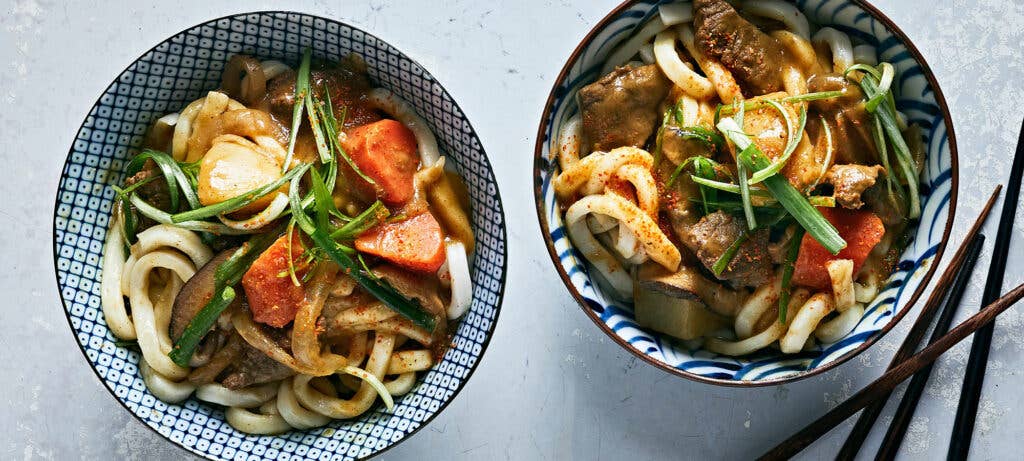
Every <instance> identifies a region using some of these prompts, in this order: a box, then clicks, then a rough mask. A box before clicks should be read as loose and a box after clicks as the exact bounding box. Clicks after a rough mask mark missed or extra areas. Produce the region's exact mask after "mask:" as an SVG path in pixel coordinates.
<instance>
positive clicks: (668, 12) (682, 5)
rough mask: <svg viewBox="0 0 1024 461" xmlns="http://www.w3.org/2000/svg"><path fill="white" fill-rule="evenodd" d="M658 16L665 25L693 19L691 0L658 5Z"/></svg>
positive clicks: (670, 25)
mask: <svg viewBox="0 0 1024 461" xmlns="http://www.w3.org/2000/svg"><path fill="white" fill-rule="evenodd" d="M658 16H660V17H661V23H662V24H665V26H666V27H672V26H674V25H677V24H683V23H686V22H692V21H693V2H677V3H666V4H664V5H661V6H659V7H658Z"/></svg>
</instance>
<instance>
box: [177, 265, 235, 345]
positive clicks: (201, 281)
mask: <svg viewBox="0 0 1024 461" xmlns="http://www.w3.org/2000/svg"><path fill="white" fill-rule="evenodd" d="M235 250H237V248H231V249H227V250H224V251H222V252H220V253H218V254H217V256H214V257H213V259H211V260H210V262H208V263H206V265H205V266H203V267H202V268H200V269H199V270H198V271H197V272H196V273H195V275H193V276H192V278H190V279H188V281H187V282H185V285H184V286H182V287H181V291H179V292H178V296H177V297H175V298H174V307H172V308H171V328H170V329H171V331H170V334H171V339H173V340H174V341H177V340H178V338H180V337H181V335H182V333H184V332H185V327H187V326H188V324H189V322H191V321H192V319H193V318H194V317H195V316H196V314H198V313H199V311H200V310H202V309H203V307H205V306H206V303H208V302H210V299H212V298H213V291H214V276H215V275H216V274H217V266H220V265H221V263H223V262H224V261H227V259H228V258H229V257H231V254H232V253H234V252H235ZM234 304H235V305H240V304H241V298H240V297H239V298H235V301H234Z"/></svg>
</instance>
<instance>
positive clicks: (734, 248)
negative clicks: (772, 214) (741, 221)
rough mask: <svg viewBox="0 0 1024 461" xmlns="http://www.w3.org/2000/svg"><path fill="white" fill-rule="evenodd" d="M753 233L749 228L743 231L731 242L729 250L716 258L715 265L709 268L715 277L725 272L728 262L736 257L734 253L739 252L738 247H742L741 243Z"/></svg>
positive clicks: (752, 229)
mask: <svg viewBox="0 0 1024 461" xmlns="http://www.w3.org/2000/svg"><path fill="white" fill-rule="evenodd" d="M753 231H754V228H750V229H747V230H746V231H744V232H743V233H742V234H740V236H739V237H737V238H736V240H735V241H733V242H732V244H731V245H729V248H726V249H725V252H723V253H722V255H721V256H719V257H718V260H716V261H715V263H714V264H713V265H712V266H711V272H713V273H714V274H715V276H716V277H721V276H722V273H723V272H725V269H726V268H728V267H729V262H731V261H732V260H733V258H735V257H736V253H738V252H739V250H740V246H741V245H743V242H746V241H747V239H748V238H750V234H751V233H752V232H753Z"/></svg>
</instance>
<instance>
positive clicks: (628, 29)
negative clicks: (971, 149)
mask: <svg viewBox="0 0 1024 461" xmlns="http://www.w3.org/2000/svg"><path fill="white" fill-rule="evenodd" d="M660 3H666V2H664V1H652V0H646V1H626V2H625V3H623V4H622V5H619V7H617V8H615V10H613V11H612V12H611V13H610V14H609V15H608V16H606V17H605V18H604V19H603V20H601V22H600V23H598V24H597V26H595V27H594V29H593V30H591V31H590V33H589V34H587V36H586V37H585V38H584V39H583V41H582V42H581V43H580V45H579V46H578V47H577V48H576V50H575V51H574V52H573V54H572V56H570V57H569V60H568V62H567V63H566V64H565V67H563V68H562V72H561V73H560V74H559V76H558V79H557V80H556V82H555V86H554V88H553V89H552V91H551V95H550V96H549V97H548V101H547V105H546V106H545V108H544V115H543V118H542V119H541V124H540V129H539V130H538V133H537V145H536V153H535V158H534V195H535V198H536V200H537V216H538V218H539V219H540V226H541V232H542V233H543V235H544V240H545V241H546V242H547V247H548V252H549V253H550V255H551V259H552V261H553V262H554V264H555V268H556V270H557V271H558V274H559V275H560V276H561V277H562V280H563V281H564V282H565V286H566V287H567V288H568V289H569V292H570V293H571V294H572V296H573V297H574V298H576V301H577V302H579V304H580V306H581V307H582V308H583V311H584V312H586V314H587V315H588V316H589V317H590V318H591V320H593V321H594V323H596V324H597V326H598V327H600V328H601V329H602V330H603V331H604V332H605V333H607V334H608V336H609V337H611V338H612V339H613V340H615V341H616V342H618V343H619V344H620V345H622V346H623V347H625V348H626V349H627V350H629V351H630V352H632V353H633V354H635V355H636V356H637V357H640V358H641V359H643V360H645V361H647V362H648V363H651V364H653V365H655V366H657V367H659V368H661V369H663V370H666V371H669V372H671V373H674V374H676V375H679V376H683V377H685V378H689V379H693V380H696V381H701V382H706V383H711V384H717V385H726V386H761V385H772V384H780V383H784V382H790V381H795V380H798V379H801V378H806V377H808V376H812V375H815V374H818V373H821V372H824V371H826V370H828V369H830V368H832V367H834V366H836V365H838V364H840V363H842V362H844V361H846V360H849V359H850V358H852V357H853V356H855V355H857V354H858V353H860V352H862V351H863V350H865V349H867V348H868V347H870V346H871V345H872V344H873V343H874V342H875V341H877V340H878V338H880V337H881V336H882V335H884V334H885V333H886V332H888V331H889V330H890V329H892V327H893V326H895V325H896V323H897V322H899V320H900V319H901V318H902V317H903V316H904V315H905V314H906V313H907V311H908V310H909V308H910V307H911V306H912V305H913V304H914V302H915V301H917V299H918V298H919V297H920V296H921V292H922V291H924V288H925V287H926V286H927V284H928V280H929V279H930V278H931V275H932V273H933V272H934V271H935V266H936V264H934V263H935V262H937V261H939V260H941V258H942V252H943V250H944V249H945V246H946V242H947V240H948V237H949V232H950V229H951V227H952V224H953V214H954V209H955V207H956V189H957V161H956V141H955V138H954V136H953V129H952V126H951V124H950V115H949V109H948V108H947V107H946V102H945V99H944V98H943V97H942V92H941V91H940V90H939V86H938V83H937V82H936V81H935V76H934V75H932V73H931V70H930V69H929V67H928V64H927V63H925V61H924V58H923V57H922V56H921V54H920V53H919V52H918V51H917V49H916V48H914V45H913V44H911V43H910V40H909V39H908V38H907V37H906V35H904V34H903V32H901V31H900V30H899V28H897V27H896V25H895V24H893V23H892V21H890V20H889V18H887V17H885V15H883V14H882V13H881V12H879V11H878V10H877V9H875V8H874V7H873V6H871V5H870V4H868V3H867V2H864V1H861V0H798V1H796V5H797V7H798V8H799V9H800V10H801V11H803V13H804V14H805V15H806V16H807V18H808V20H810V22H811V23H812V24H818V25H820V26H831V27H833V28H836V29H839V30H841V31H843V32H846V33H847V34H849V36H850V38H851V39H852V40H854V41H855V42H859V43H864V44H869V45H872V46H874V47H875V48H876V50H877V52H878V56H879V59H881V60H885V61H889V62H892V63H893V64H894V65H895V66H896V69H897V76H898V78H897V80H896V82H895V83H894V87H895V88H896V91H897V96H898V98H897V101H896V105H897V106H898V108H899V109H900V111H902V112H903V113H904V114H905V115H906V116H907V118H908V119H909V120H910V121H911V122H914V123H917V124H919V125H921V127H922V128H923V131H924V134H925V145H926V146H927V165H926V167H925V171H924V177H923V178H922V181H921V191H922V204H923V208H924V210H923V212H922V217H921V220H920V222H919V223H918V224H917V226H916V227H915V228H911V229H910V230H909V232H911V235H912V241H911V243H910V244H909V245H908V247H907V249H906V251H904V252H903V254H902V255H901V257H900V263H899V265H898V267H897V270H896V272H895V273H894V274H892V276H891V277H889V279H888V280H887V282H886V284H885V285H884V289H882V290H881V291H880V293H879V294H878V296H877V297H876V298H875V300H874V301H873V302H871V303H870V304H869V305H868V306H867V308H866V309H865V315H864V318H863V320H861V322H860V323H859V324H858V325H857V327H856V328H855V329H854V330H853V331H852V332H850V334H849V335H847V336H846V337H845V338H844V339H842V340H840V341H838V342H836V343H834V344H826V345H819V346H818V347H817V348H815V349H814V350H811V351H804V352H802V353H799V354H795V355H783V354H781V353H779V352H777V351H774V350H770V349H769V350H766V351H762V352H759V353H757V354H754V355H752V356H747V357H742V358H733V357H727V356H721V355H717V354H714V353H712V352H709V351H707V350H704V349H702V348H700V347H699V346H696V347H693V346H689V345H687V344H685V343H684V342H681V341H677V340H674V339H672V338H671V337H668V336H666V335H662V334H659V333H656V332H654V331H651V330H647V329H644V328H641V327H640V326H639V325H637V323H636V321H635V319H634V316H633V311H632V306H629V305H624V304H622V303H618V302H616V301H614V300H613V299H612V298H611V297H610V296H606V295H605V294H604V293H602V292H601V291H600V289H599V288H598V287H597V286H595V285H594V283H592V281H591V278H590V274H589V272H588V268H587V266H586V265H585V264H583V259H582V257H581V256H580V254H579V253H578V252H577V251H576V250H575V249H574V248H573V245H572V242H570V241H569V238H568V237H567V235H566V231H565V227H564V226H563V222H562V214H561V212H560V211H559V208H558V206H557V205H556V203H555V196H554V191H553V189H552V188H551V179H552V177H553V176H554V174H555V173H556V167H557V162H554V161H553V160H554V157H553V156H552V150H551V144H552V140H553V139H555V138H557V136H553V134H557V133H558V130H559V127H560V125H561V124H562V123H563V122H564V121H566V120H568V119H569V117H571V116H573V115H574V114H575V113H576V112H577V111H578V108H577V107H576V101H575V95H576V91H578V90H579V89H580V88H581V87H582V86H584V85H586V84H588V83H591V82H593V81H595V80H596V79H598V78H599V77H600V75H598V73H599V72H600V69H601V67H602V65H603V64H604V60H605V58H606V57H607V56H608V54H609V53H610V52H611V51H612V50H614V49H615V47H616V45H617V44H618V43H620V42H622V41H623V40H625V39H626V38H628V37H629V36H630V35H631V34H632V33H633V31H634V30H635V29H636V28H637V27H638V26H639V25H641V24H644V23H645V22H646V21H647V20H648V19H650V18H651V17H652V16H653V15H655V14H657V5H658V4H660Z"/></svg>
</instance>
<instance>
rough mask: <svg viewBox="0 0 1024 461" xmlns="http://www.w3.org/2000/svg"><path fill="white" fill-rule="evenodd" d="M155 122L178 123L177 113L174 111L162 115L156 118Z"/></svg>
mask: <svg viewBox="0 0 1024 461" xmlns="http://www.w3.org/2000/svg"><path fill="white" fill-rule="evenodd" d="M156 123H163V124H164V125H167V126H174V125H175V124H177V123H178V113H177V112H174V113H170V114H167V115H164V116H163V117H160V118H158V119H157V120H156Z"/></svg>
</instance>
